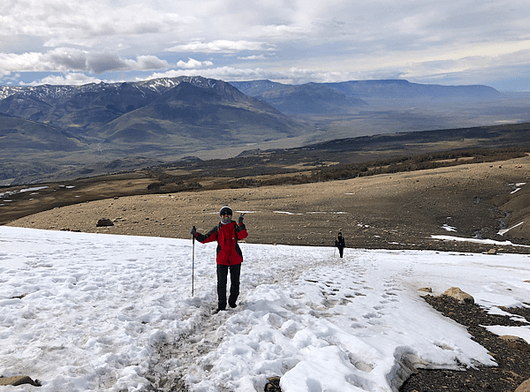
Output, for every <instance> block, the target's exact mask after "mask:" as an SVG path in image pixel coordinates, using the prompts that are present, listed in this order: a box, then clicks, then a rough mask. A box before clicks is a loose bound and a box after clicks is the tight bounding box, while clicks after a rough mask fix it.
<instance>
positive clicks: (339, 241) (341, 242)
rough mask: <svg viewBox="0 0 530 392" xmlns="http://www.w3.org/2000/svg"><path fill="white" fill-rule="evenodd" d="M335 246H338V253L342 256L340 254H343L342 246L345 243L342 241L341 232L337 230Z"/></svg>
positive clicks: (343, 246)
mask: <svg viewBox="0 0 530 392" xmlns="http://www.w3.org/2000/svg"><path fill="white" fill-rule="evenodd" d="M335 246H336V247H337V248H339V255H340V257H341V258H342V255H343V254H344V248H345V247H346V244H345V243H344V237H343V236H342V233H341V232H340V231H339V234H338V236H337V239H336V240H335Z"/></svg>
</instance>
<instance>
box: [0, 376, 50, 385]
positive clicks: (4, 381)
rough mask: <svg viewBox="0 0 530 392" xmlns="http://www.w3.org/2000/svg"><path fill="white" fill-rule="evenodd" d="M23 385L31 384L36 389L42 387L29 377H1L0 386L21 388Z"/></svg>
mask: <svg viewBox="0 0 530 392" xmlns="http://www.w3.org/2000/svg"><path fill="white" fill-rule="evenodd" d="M22 384H30V385H33V386H34V387H40V386H41V384H40V382H39V381H38V380H35V381H33V380H32V379H31V378H30V377H28V376H13V377H0V385H12V386H15V387H17V386H19V385H22Z"/></svg>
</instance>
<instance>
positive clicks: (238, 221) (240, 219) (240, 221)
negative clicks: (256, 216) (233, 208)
mask: <svg viewBox="0 0 530 392" xmlns="http://www.w3.org/2000/svg"><path fill="white" fill-rule="evenodd" d="M243 215H245V214H241V215H239V219H238V220H237V223H239V224H241V223H243Z"/></svg>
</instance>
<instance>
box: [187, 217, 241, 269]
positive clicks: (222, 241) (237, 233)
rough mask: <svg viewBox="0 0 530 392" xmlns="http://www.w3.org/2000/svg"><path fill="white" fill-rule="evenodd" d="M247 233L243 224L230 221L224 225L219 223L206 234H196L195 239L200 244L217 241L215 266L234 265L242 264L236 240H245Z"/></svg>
mask: <svg viewBox="0 0 530 392" xmlns="http://www.w3.org/2000/svg"><path fill="white" fill-rule="evenodd" d="M247 236H248V233H247V229H246V227H245V225H244V224H243V223H240V224H237V223H236V222H234V221H230V223H227V224H226V225H223V224H221V223H219V224H218V225H217V226H215V227H214V228H213V229H212V230H210V231H209V232H208V233H206V234H200V233H197V234H196V235H195V237H196V238H197V241H199V242H200V243H202V244H206V243H207V242H213V241H217V264H222V265H235V264H241V263H242V262H243V253H242V252H241V249H240V248H239V244H238V243H237V241H238V240H242V239H245V238H247Z"/></svg>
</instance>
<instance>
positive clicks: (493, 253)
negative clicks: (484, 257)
mask: <svg viewBox="0 0 530 392" xmlns="http://www.w3.org/2000/svg"><path fill="white" fill-rule="evenodd" d="M488 254H489V255H496V254H497V249H495V248H491V249H490V250H488Z"/></svg>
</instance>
